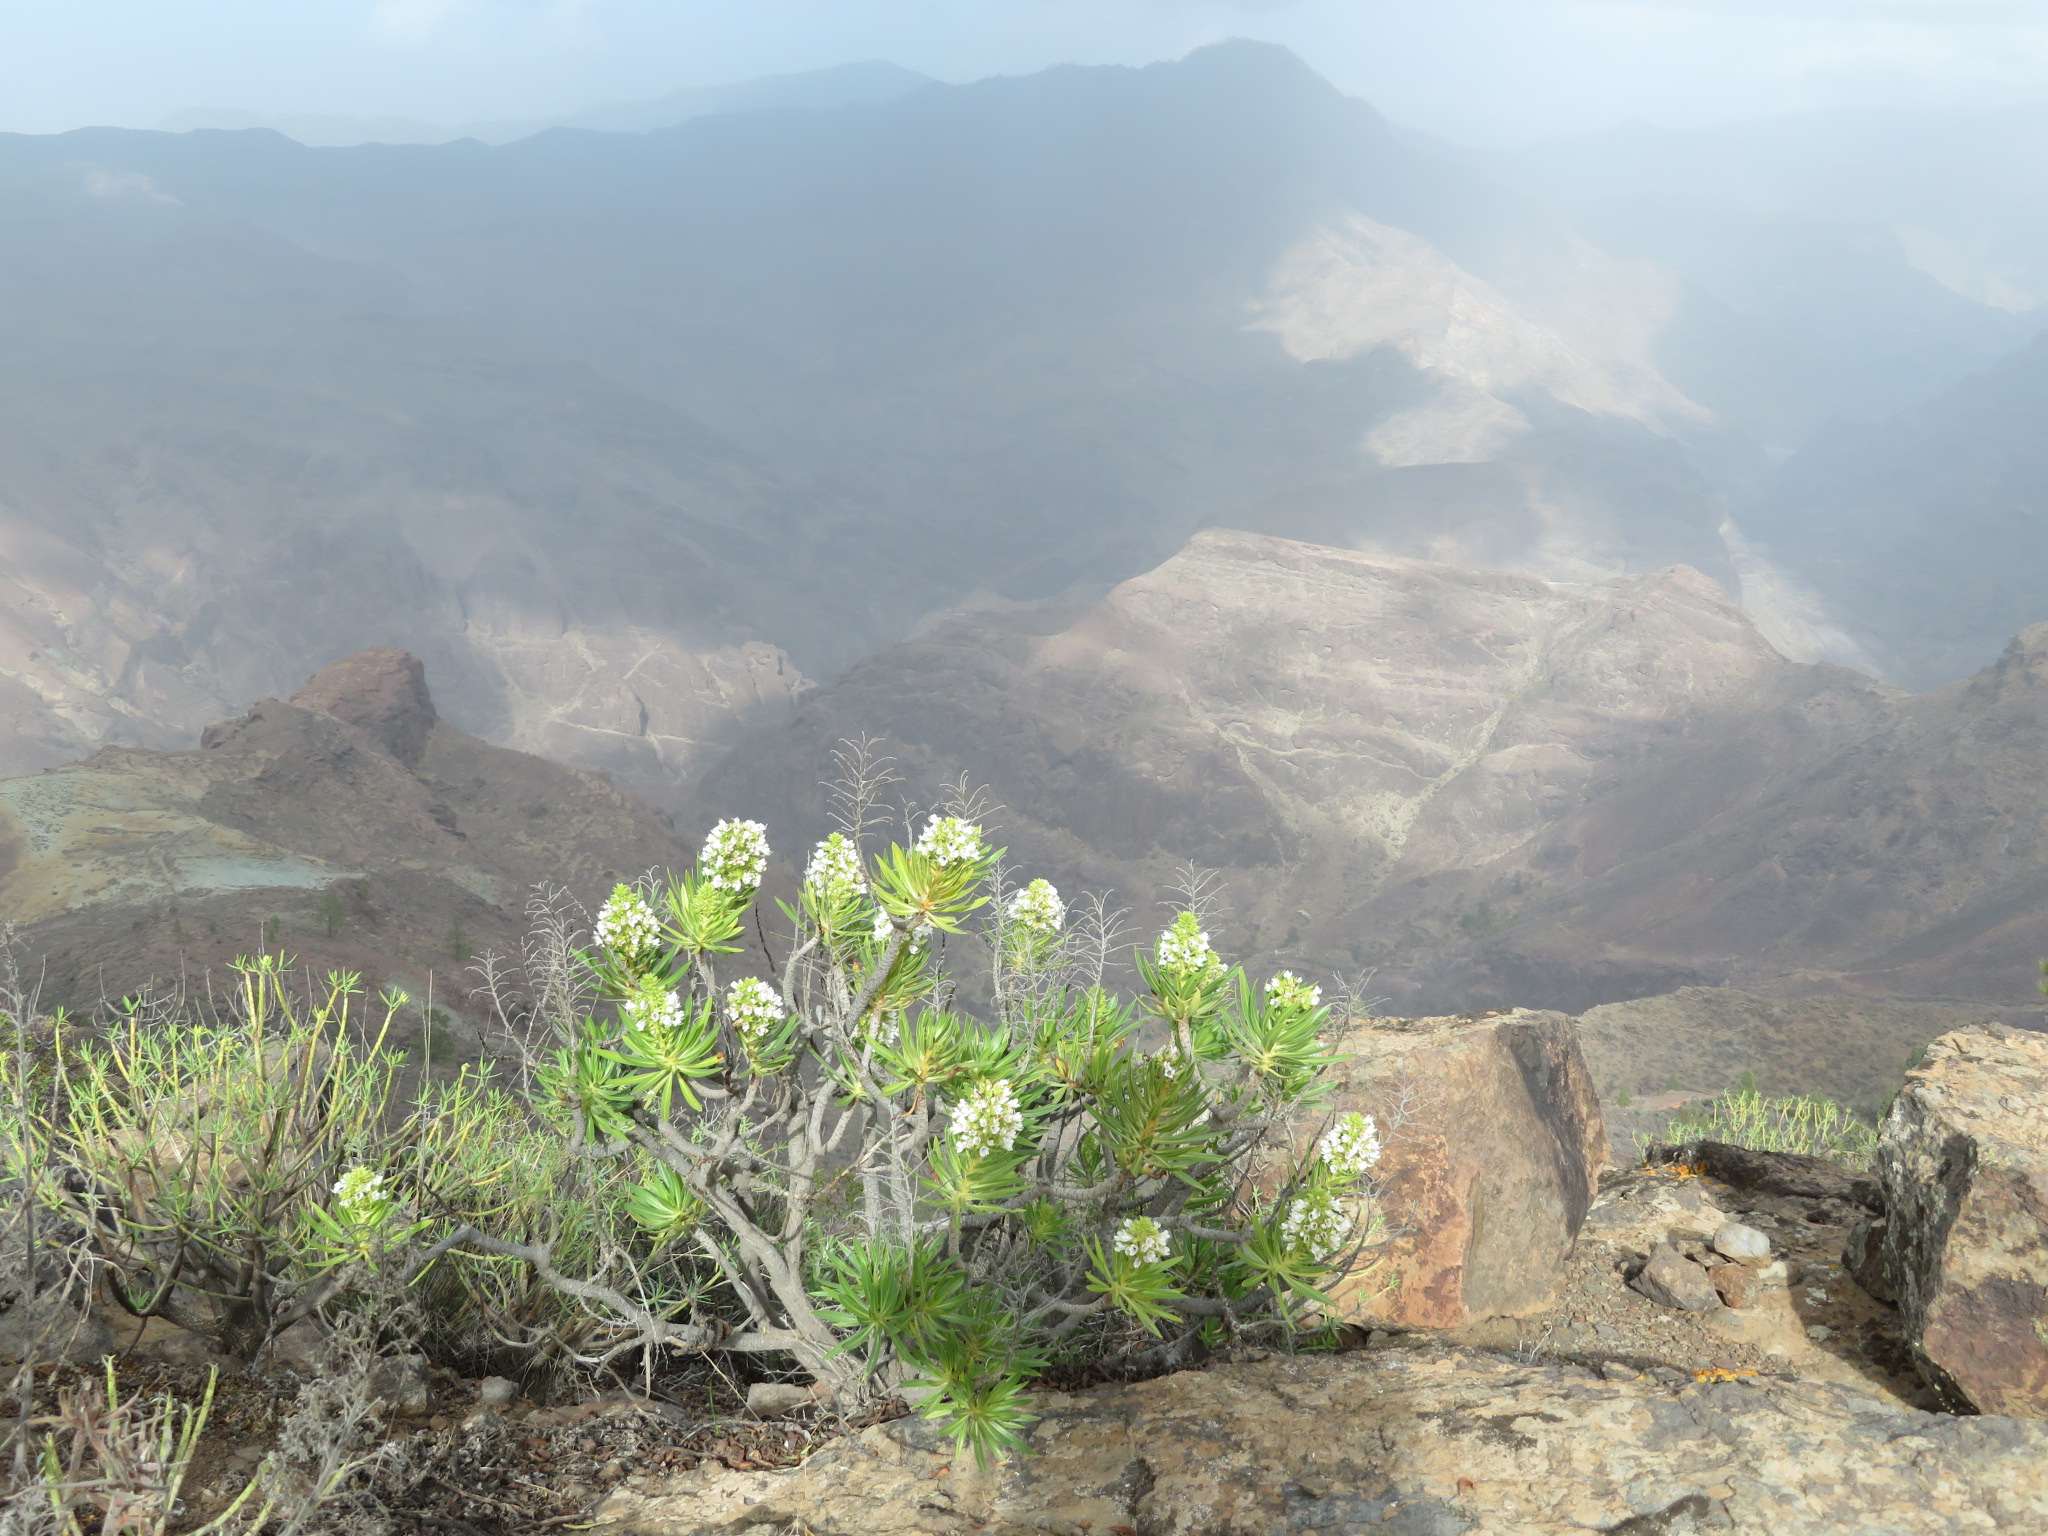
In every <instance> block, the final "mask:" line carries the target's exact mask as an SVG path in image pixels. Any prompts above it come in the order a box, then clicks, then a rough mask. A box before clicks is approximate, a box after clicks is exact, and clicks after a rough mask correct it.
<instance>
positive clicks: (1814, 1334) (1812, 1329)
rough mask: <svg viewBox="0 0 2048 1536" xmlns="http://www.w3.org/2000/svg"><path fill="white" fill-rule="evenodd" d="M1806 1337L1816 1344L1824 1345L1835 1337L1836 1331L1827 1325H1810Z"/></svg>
mask: <svg viewBox="0 0 2048 1536" xmlns="http://www.w3.org/2000/svg"><path fill="white" fill-rule="evenodd" d="M1806 1336H1807V1337H1808V1338H1809V1339H1811V1340H1813V1342H1814V1343H1816V1344H1822V1343H1825V1342H1826V1341H1827V1340H1829V1339H1831V1338H1833V1337H1834V1336H1835V1330H1834V1329H1832V1328H1830V1327H1828V1325H1827V1324H1825V1323H1810V1324H1808V1325H1807V1329H1806Z"/></svg>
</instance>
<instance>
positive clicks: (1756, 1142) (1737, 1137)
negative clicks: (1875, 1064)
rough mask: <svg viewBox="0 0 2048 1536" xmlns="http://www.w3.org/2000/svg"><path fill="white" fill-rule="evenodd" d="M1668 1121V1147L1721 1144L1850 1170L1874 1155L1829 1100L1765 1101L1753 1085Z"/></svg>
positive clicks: (1861, 1128)
mask: <svg viewBox="0 0 2048 1536" xmlns="http://www.w3.org/2000/svg"><path fill="white" fill-rule="evenodd" d="M1745 1078H1746V1079H1747V1083H1748V1085H1747V1086H1744V1087H1741V1088H1737V1089H1734V1090H1732V1091H1731V1092H1728V1093H1724V1094H1722V1095H1721V1097H1719V1098H1718V1099H1711V1100H1709V1101H1708V1102H1707V1103H1705V1104H1701V1105H1699V1106H1697V1107H1695V1108H1692V1109H1688V1110H1684V1111H1681V1112H1680V1113H1679V1114H1677V1115H1675V1116H1673V1117H1672V1119H1671V1122H1670V1124H1668V1125H1667V1126H1666V1127H1665V1130H1664V1134H1665V1137H1666V1139H1667V1140H1670V1141H1675V1142H1676V1141H1722V1142H1727V1143H1728V1144H1729V1145H1731V1146H1737V1147H1748V1148H1749V1149H1750V1150H1752V1151H1755V1152H1799V1153H1804V1154H1805V1155H1806V1156H1808V1157H1824V1158H1826V1159H1828V1160H1829V1161H1830V1162H1835V1163H1841V1164H1843V1165H1844V1166H1846V1167H1850V1168H1859V1169H1860V1168H1867V1167H1869V1166H1870V1159H1871V1157H1872V1155H1873V1154H1874V1153H1875V1152H1876V1151H1877V1132H1876V1130H1875V1129H1873V1128H1872V1127H1871V1126H1869V1125H1868V1124H1866V1123H1865V1122H1863V1121H1862V1120H1859V1119H1858V1118H1857V1117H1856V1116H1855V1115H1854V1114H1853V1113H1851V1112H1850V1111H1849V1110H1847V1109H1844V1108H1843V1107H1842V1106H1841V1105H1840V1104H1837V1103H1835V1102H1834V1101H1833V1100H1831V1099H1823V1098H1820V1097H1818V1096H1810V1097H1797V1096H1795V1097H1792V1098H1783V1099H1769V1098H1765V1097H1764V1096H1763V1095H1762V1094H1761V1093H1759V1092H1757V1091H1756V1088H1755V1086H1754V1079H1753V1078H1749V1075H1748V1074H1745Z"/></svg>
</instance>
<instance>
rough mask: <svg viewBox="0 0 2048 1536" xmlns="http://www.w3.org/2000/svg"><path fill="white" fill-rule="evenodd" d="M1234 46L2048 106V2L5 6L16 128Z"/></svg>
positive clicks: (1793, 104)
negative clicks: (871, 64)
mask: <svg viewBox="0 0 2048 1536" xmlns="http://www.w3.org/2000/svg"><path fill="white" fill-rule="evenodd" d="M1229 36H1249V37H1259V38H1266V39H1270V40H1272V41H1274V42H1280V43H1285V44H1287V45H1289V46H1291V47H1293V48H1294V49H1295V50H1296V51H1297V52H1299V53H1300V54H1302V56H1303V57H1305V58H1306V59H1307V60H1308V61H1309V62H1310V63H1311V64H1313V65H1314V66H1315V67H1316V68H1318V69H1320V70H1321V71H1322V72H1323V73H1325V74H1326V75H1328V76H1329V77H1330V78H1331V79H1333V80H1335V81H1337V82H1338V84H1340V85H1342V86H1343V87H1344V88H1345V89H1347V90H1349V91H1352V92H1355V93H1357V94H1359V95H1362V96H1365V97H1367V98H1369V99H1371V100H1372V101H1373V102H1375V103H1376V104H1377V105H1379V106H1380V107H1381V108H1382V109H1383V110H1384V111H1386V112H1387V113H1388V114H1389V115H1390V116H1392V117H1394V118H1396V119H1397V120H1399V121H1402V122H1405V123H1409V124H1411V125H1413V126H1416V127H1420V128H1425V129H1429V130H1432V131H1435V132H1439V133H1444V134H1448V135H1451V136H1454V137H1460V138H1465V139H1472V140H1481V139H1491V138H1501V137H1523V136H1528V135H1535V134H1541V133H1554V132H1569V131H1575V130H1580V129H1586V128H1593V127H1600V126H1604V125H1606V124H1608V123H1611V122H1615V121H1619V120H1621V119H1623V118H1628V117H1642V118H1648V119H1650V120H1652V121H1656V122H1664V123H1697V122H1711V121H1717V120H1721V119H1724V118H1730V117H1744V116H1753V115H1758V114H1761V113H1766V112H1773V111H1783V110H1788V109H1794V108H1800V107H1809V106H1827V105H1833V104H1837V103H1845V102H1846V103H1859V104H1864V103H1893V102H1896V103H1917V104H1933V105H1950V104H1955V105H1966V104H1973V103H1983V102H2008V101H2014V100H2026V99H2039V98H2048V0H1636V3H1625V0H175V3H172V0H0V129H13V130H17V131H26V132H34V133H48V132H54V131H58V130H61V129H65V128H72V127H77V126H80V125H82V124H87V123H117V124H128V125H134V126H147V125H150V124H152V123H154V122H155V121H156V120H157V119H158V118H160V117H162V116H163V115H164V114H166V113H168V112H171V111H173V110H176V109H178V108H181V107H191V106H210V107H241V108H248V109H251V110H254V111H259V112H268V113H288V112H320V113H344V114H350V115H355V116H374V115H379V114H396V115H401V116H406V117H414V118H419V119H423V120H425V121H429V122H462V121H471V120H476V119H489V118H526V117H541V116H551V115H554V114H556V113H560V112H565V111H569V110H573V109H574V108H576V107H579V106H584V105H587V104H588V103H590V102H592V101H598V100H606V99H621V98H633V97H642V96H655V95H660V94H662V93H664V92H666V91H670V90H673V89H675V88H676V87H678V86H682V85H705V84H713V83H717V82H721V81H727V80H737V79H745V78H749V77H752V76H756V75H763V74H775V73H783V72H787V71H791V70H800V69H811V68H816V67H819V66H822V65H827V64H837V63H844V62H847V61H849V60H854V59H864V58H887V59H893V60H895V61H896V62H898V63H901V64H906V65H909V66H910V67H912V68H914V69H921V70H924V71H925V72H927V73H929V74H933V75H937V76H939V77H940V78H942V79H948V80H966V79H973V78H976V77H979V76H982V75H988V74H1016V73H1024V72H1028V71H1031V70H1035V69H1041V68H1043V67H1045V66H1046V65H1048V64H1054V63H1059V62H1062V61H1075V62H1082V63H1144V62H1149V61H1151V60H1154V59H1159V58H1171V57H1176V56H1178V55H1179V54H1181V53H1184V52H1186V51H1187V50H1188V49H1189V48H1191V47H1194V46H1196V45H1198V44H1201V43H1204V42H1208V41H1212V40H1214V39H1217V38H1221V37H1229Z"/></svg>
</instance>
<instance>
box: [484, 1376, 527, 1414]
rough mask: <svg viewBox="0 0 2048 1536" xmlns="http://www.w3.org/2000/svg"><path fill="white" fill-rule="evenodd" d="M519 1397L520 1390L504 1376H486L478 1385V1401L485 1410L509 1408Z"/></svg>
mask: <svg viewBox="0 0 2048 1536" xmlns="http://www.w3.org/2000/svg"><path fill="white" fill-rule="evenodd" d="M518 1396H519V1388H518V1387H517V1386H516V1385H515V1384H514V1383H512V1382H510V1381H507V1380H506V1379H505V1378H504V1377H503V1376H486V1377H485V1378H484V1379H483V1380H482V1381H480V1382H478V1383H477V1388H476V1400H477V1402H478V1403H479V1404H480V1405H481V1406H483V1407H485V1408H509V1407H511V1406H512V1403H513V1400H514V1399H515V1398H517V1397H518Z"/></svg>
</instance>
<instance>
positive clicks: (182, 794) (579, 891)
mask: <svg viewBox="0 0 2048 1536" xmlns="http://www.w3.org/2000/svg"><path fill="white" fill-rule="evenodd" d="M202 740H203V745H202V746H201V747H200V749H199V750H197V751H193V752H150V751H145V750H142V749H140V748H108V749H105V750H103V751H101V752H98V753H96V754H95V755H94V756H92V757H91V758H88V759H87V760H86V761H84V762H82V763H74V764H70V765H68V766H66V767H63V768H56V769H51V770H49V771H48V772H45V773H41V774H37V775H35V776H33V777H29V778H19V779H7V780H0V908H4V910H5V911H6V912H7V914H8V916H9V917H10V918H12V919H13V920H14V921H15V922H16V923H18V924H20V925H21V939H22V944H23V948H24V952H25V953H26V954H27V955H29V956H31V957H33V958H34V959H35V960H36V962H37V963H38V964H39V965H40V966H42V967H43V968H44V974H45V977H46V981H45V986H44V997H43V1001H44V1004H45V1006H51V1005H55V1004H57V1003H61V1002H86V1003H90V1002H93V1001H96V1000H97V999H98V998H99V997H100V996H101V995H102V991H101V989H102V988H104V989H107V991H108V992H110V993H112V994H114V995H118V994H119V993H120V992H121V991H123V990H126V989H128V988H131V987H134V986H136V985H139V984H140V983H142V982H144V981H146V980H148V979H149V978H151V977H154V976H162V975H175V974H177V973H178V972H179V970H180V968H181V966H185V965H187V964H188V963H189V964H191V965H193V966H204V965H211V964H218V963H220V962H222V961H225V960H228V959H232V958H233V957H234V956H236V955H239V954H248V953H252V952H253V951H255V950H256V949H257V948H259V947H268V948H270V949H272V950H278V949H282V950H284V951H285V952H287V953H290V954H293V955H295V956H297V957H298V958H299V959H300V960H301V962H302V963H304V964H305V965H307V966H308V967H310V968H311V969H312V970H313V971H314V972H315V974H318V973H320V972H322V971H324V970H327V969H336V970H348V971H354V972H356V973H358V974H359V975H362V976H363V977H364V978H365V979H366V980H367V981H368V982H370V983H372V984H382V983H384V982H387V981H389V982H399V983H402V984H403V985H404V986H405V988H406V990H408V991H410V992H412V993H413V994H414V995H415V996H416V997H420V998H422V999H424V998H425V996H426V995H427V994H426V990H425V989H426V983H427V978H428V975H429V973H432V972H436V971H438V972H439V973H440V975H441V977H442V978H443V979H442V981H441V984H440V985H439V986H438V987H437V988H436V989H435V1006H436V1007H437V1008H439V1009H440V1010H442V1011H443V1012H444V1013H453V1014H457V1015H459V1014H461V1013H462V1012H464V1011H465V1010H466V1009H467V1008H468V1006H469V1003H468V993H469V988H470V987H471V986H473V985H474V984H475V978H474V977H473V976H470V975H468V973H467V968H468V966H469V965H470V964H471V963H472V961H473V960H474V959H475V958H476V957H477V956H479V955H481V954H482V953H484V952H485V951H495V952H497V953H498V954H500V955H512V954H517V953H518V952H519V946H520V941H521V939H522V937H523V936H524V934H525V932H526V928H527V918H526V913H525V904H526V901H527V898H528V896H529V894H530V893H531V891H532V889H533V887H534V886H535V885H536V884H540V883H547V884H550V885H554V886H559V887H562V888H563V889H565V890H566V891H568V892H569V893H570V894H571V895H573V896H575V897H577V898H580V899H582V900H584V901H585V902H586V903H587V902H590V901H593V900H601V899H602V897H603V896H604V895H605V893H606V891H607V890H608V889H609V886H610V885H611V884H612V883H613V882H614V881H617V880H619V879H633V878H636V877H637V876H639V875H640V874H641V873H643V872H644V871H646V870H647V869H649V868H652V867H656V866H672V867H673V866H680V865H682V864H684V863H687V862H688V860H689V858H690V857H691V853H690V850H689V848H688V846H687V845H686V844H684V843H683V842H682V841H681V840H680V839H679V838H678V837H677V835H676V830H675V828H674V826H673V825H672V824H671V823H670V822H669V820H668V818H667V817H666V816H665V815H663V814H662V813H661V812H659V811H657V810H655V809H654V808H652V807H651V806H648V805H646V804H645V803H643V802H641V801H639V800H637V799H635V798H634V797H633V796H632V795H630V794H628V793H626V792H624V791H622V790H620V789H619V788H618V787H617V786H615V785H613V784H612V783H610V782H609V781H607V780H606V779H604V778H603V777H602V776H600V775H597V774H593V773H587V772H583V771H580V770H578V769H573V768H564V767H561V766H559V765H557V764H554V763H550V762H545V761H543V760H541V759H539V758H536V757H530V756H528V755H526V754H525V753H522V752H513V751H508V750H506V749H505V748H502V747H494V746H490V745H488V744H487V743H485V742H482V741H479V740H477V739H476V738H475V737H473V736H470V735H467V734H465V733H464V732H462V731H459V730H456V729H455V728H454V727H452V726H450V725H449V724H448V723H447V722H446V721H444V720H442V719H441V718H440V717H439V715H438V714H437V713H436V711H435V709H434V704H433V700H432V698H431V696H430V695H429V693H428V690H427V685H426V680H425V677H424V674H423V672H422V669H421V666H420V663H419V662H418V661H417V660H415V659H414V658H413V657H411V656H409V655H407V654H405V653H404V652H402V651H395V650H391V649H389V648H380V649H377V650H373V651H368V652H364V653H361V654H359V655H355V656H350V657H347V658H344V659H343V660H341V661H339V662H336V663H335V664H334V665H332V666H330V667H328V668H326V669H324V670H322V671H321V672H320V673H318V674H317V675H316V676H315V677H314V678H313V679H312V680H311V681H310V682H308V683H307V684H306V686H305V687H304V688H303V689H301V690H300V691H299V692H298V693H297V694H295V695H294V696H293V699H292V701H291V702H290V703H285V702H281V701H279V700H276V699H265V700H262V701H260V702H259V703H257V704H256V705H254V706H253V707H252V708H251V709H250V710H249V712H248V713H247V714H245V715H242V716H240V717H238V718H236V719H233V720H226V721H222V722H220V723H218V724H216V725H213V726H210V727H208V728H207V730H206V732H205V733H204V736H203V738H202Z"/></svg>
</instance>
